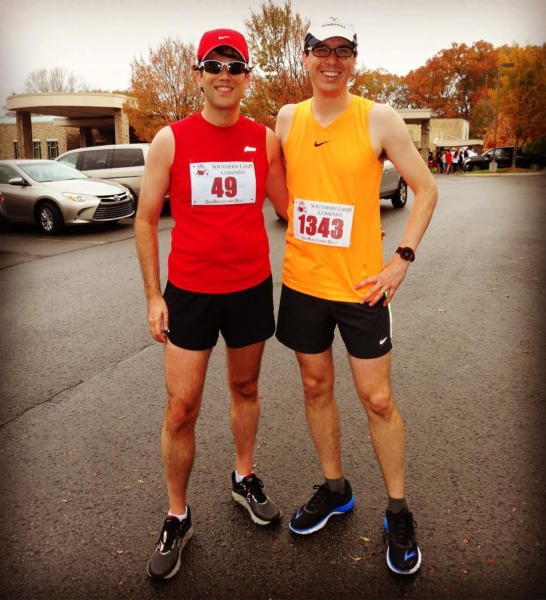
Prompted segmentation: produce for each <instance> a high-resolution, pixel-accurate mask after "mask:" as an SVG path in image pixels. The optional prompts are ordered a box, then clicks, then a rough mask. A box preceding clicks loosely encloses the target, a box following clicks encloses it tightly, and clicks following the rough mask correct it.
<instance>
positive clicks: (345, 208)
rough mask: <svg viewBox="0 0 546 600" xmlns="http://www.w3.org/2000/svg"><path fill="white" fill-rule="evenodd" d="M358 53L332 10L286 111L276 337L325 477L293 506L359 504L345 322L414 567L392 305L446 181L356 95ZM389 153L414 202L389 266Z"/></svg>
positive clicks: (416, 554)
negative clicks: (287, 351)
mask: <svg viewBox="0 0 546 600" xmlns="http://www.w3.org/2000/svg"><path fill="white" fill-rule="evenodd" d="M356 56H357V37H356V33H355V30H354V28H353V26H352V25H351V24H350V23H346V22H343V21H341V20H339V19H335V18H329V19H328V20H326V21H323V22H320V23H316V24H313V25H312V26H311V28H310V29H309V32H308V34H307V36H306V38H305V42H304V50H303V56H302V60H303V64H304V66H305V68H306V69H307V70H308V71H309V76H310V78H311V83H312V85H313V98H312V99H311V100H308V101H306V102H302V103H300V104H298V105H287V106H284V107H283V108H282V109H281V110H280V112H279V115H278V120H277V128H276V132H277V135H278V136H279V139H280V140H281V144H282V146H283V150H284V155H285V161H286V166H287V181H288V192H289V207H288V217H289V224H288V230H287V239H286V254H285V261H284V267H283V289H282V293H281V301H280V308H279V317H278V323H277V338H278V339H279V340H280V341H281V342H282V343H283V344H285V345H286V346H288V347H289V348H291V349H292V350H294V351H295V352H296V356H297V359H298V362H299V366H300V369H301V376H302V381H303V388H304V394H305V410H306V416H307V421H308V424H309V428H310V430H311V434H312V437H313V441H314V443H315V446H316V449H317V452H318V455H319V458H320V461H321V465H322V470H323V474H324V477H325V482H324V483H323V484H322V485H320V486H315V488H316V489H317V492H316V493H315V494H314V495H313V497H312V498H311V499H310V500H309V501H308V502H307V503H306V504H304V505H303V506H301V507H300V508H299V509H298V510H297V511H296V512H295V514H294V516H293V517H292V520H291V521H290V529H291V530H292V531H294V532H295V533H298V534H309V533H312V532H314V531H317V530H319V529H321V528H322V527H324V526H325V525H326V523H327V521H328V519H329V518H330V517H331V516H332V515H337V514H344V513H347V512H348V511H350V510H351V509H352V508H353V506H354V502H355V500H354V495H353V492H352V490H351V486H350V485H349V482H348V481H347V480H346V479H345V477H344V474H343V467H342V461H341V452H340V433H339V417H338V411H337V405H336V401H335V398H334V364H333V358H332V347H331V346H332V341H333V338H334V329H335V328H336V326H337V327H338V329H339V331H340V334H341V336H342V338H343V341H344V343H345V345H346V348H347V351H348V353H349V360H350V364H351V370H352V373H353V378H354V383H355V387H356V391H357V393H358V396H359V398H360V400H361V402H362V404H363V406H364V409H365V411H366V414H367V416H368V422H369V427H370V434H371V438H372V442H373V445H374V448H375V452H376V455H377V458H378V460H379V464H380V466H381V470H382V473H383V476H384V480H385V485H386V491H387V495H388V499H387V510H386V516H385V519H384V526H385V529H386V531H387V538H388V550H387V564H388V566H389V568H390V569H391V570H392V571H394V572H395V573H399V574H411V573H415V572H416V571H417V570H418V569H419V567H420V564H421V552H420V549H419V547H418V545H417V540H416V536H415V529H414V527H415V524H414V521H413V515H412V513H411V512H410V511H409V509H408V504H407V501H406V499H405V490H404V462H405V439H404V426H403V424H402V419H401V417H400V414H399V412H398V409H397V408H396V405H395V403H394V399H393V394H392V388H391V382H390V368H391V358H390V356H391V355H390V349H391V326H390V307H389V303H390V302H391V300H392V299H393V297H394V296H395V294H396V291H397V289H398V287H399V286H400V285H401V283H402V281H403V280H404V277H405V276H406V273H407V270H408V268H409V266H410V265H411V262H412V261H413V260H414V259H415V251H416V249H417V246H418V244H419V242H420V241H421V238H422V237H423V235H424V233H425V231H426V229H427V226H428V224H429V222H430V219H431V217H432V213H433V210H434V207H435V204H436V200H437V190H436V186H435V184H434V180H433V178H432V176H431V174H430V172H429V171H428V169H427V166H426V164H425V163H424V162H423V160H422V158H421V157H420V155H419V153H418V152H417V150H416V148H415V147H414V145H413V143H412V141H411V138H410V136H409V133H408V130H407V127H406V125H405V123H404V121H403V120H402V119H401V118H400V116H399V115H398V114H397V113H396V111H395V110H393V109H392V108H391V107H390V106H387V105H381V104H377V103H371V102H369V101H367V100H364V99H362V98H357V97H354V96H352V95H351V94H350V93H349V91H348V87H347V84H348V81H349V79H350V78H351V75H352V73H353V71H354V69H355V65H356ZM326 153H327V154H326ZM387 157H388V158H389V160H391V161H392V162H393V163H394V164H395V165H396V167H397V169H398V170H399V171H400V173H401V174H402V176H403V178H404V180H405V181H406V182H407V183H408V185H409V186H410V188H411V189H412V191H413V193H414V194H415V201H414V203H413V206H412V209H411V212H410V216H409V220H408V224H407V227H406V229H405V232H404V235H403V236H402V239H401V241H400V247H399V248H398V250H397V251H396V253H395V254H394V256H393V257H392V258H390V260H388V262H386V263H385V264H384V263H383V258H382V250H381V225H380V220H379V193H378V191H379V184H380V179H381V173H382V167H381V165H382V163H383V161H384V159H385V158H387ZM313 164H314V166H315V168H314V169H313V168H312V167H313ZM351 178H353V179H351ZM359 181H360V182H361V186H360V187H359Z"/></svg>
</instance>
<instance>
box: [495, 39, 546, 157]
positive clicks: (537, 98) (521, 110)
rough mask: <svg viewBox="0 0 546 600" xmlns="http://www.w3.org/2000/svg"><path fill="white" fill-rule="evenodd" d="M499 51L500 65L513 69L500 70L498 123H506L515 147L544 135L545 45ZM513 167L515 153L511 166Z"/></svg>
mask: <svg viewBox="0 0 546 600" xmlns="http://www.w3.org/2000/svg"><path fill="white" fill-rule="evenodd" d="M501 50H502V52H501V63H504V62H512V63H514V66H513V67H512V68H504V69H501V84H502V88H501V93H500V96H499V115H500V116H499V122H500V121H501V120H503V121H506V123H507V125H508V127H509V129H510V133H511V138H512V139H513V144H514V146H515V147H516V148H517V147H518V146H522V145H523V144H525V142H527V141H529V140H537V139H538V138H540V137H541V136H543V135H546V118H545V115H546V44H543V45H542V46H531V45H529V46H524V47H521V46H519V45H517V44H515V45H513V46H509V47H503V48H502V49H501ZM497 136H498V133H497ZM515 165H516V150H514V156H513V159H512V167H515Z"/></svg>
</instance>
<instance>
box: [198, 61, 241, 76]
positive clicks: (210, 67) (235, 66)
mask: <svg viewBox="0 0 546 600" xmlns="http://www.w3.org/2000/svg"><path fill="white" fill-rule="evenodd" d="M224 66H225V67H226V68H227V70H228V73H229V74H230V75H240V74H241V73H249V72H250V69H249V68H248V65H247V64H246V63H244V62H241V61H240V60H232V61H231V62H220V61H219V60H203V61H201V62H200V63H199V65H198V66H197V68H198V69H204V70H205V72H206V73H213V74H214V75H218V73H220V71H221V70H222V69H223V68H224Z"/></svg>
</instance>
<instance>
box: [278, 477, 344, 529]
mask: <svg viewBox="0 0 546 600" xmlns="http://www.w3.org/2000/svg"><path fill="white" fill-rule="evenodd" d="M313 489H314V490H317V491H316V493H315V495H314V496H313V497H312V498H311V500H309V502H308V503H307V504H304V505H303V506H301V507H300V508H298V510H297V511H296V512H295V513H294V516H293V517H292V520H291V521H290V525H289V527H290V529H291V530H292V531H293V532H294V533H299V534H301V535H307V534H308V533H313V532H315V531H318V530H319V529H322V528H323V527H324V526H325V525H326V523H327V522H328V519H329V518H330V517H331V516H332V515H342V514H344V513H347V512H349V511H350V510H351V509H352V508H353V506H354V505H355V497H354V495H353V490H352V489H351V485H350V484H349V482H348V481H347V480H345V491H344V492H343V494H338V493H337V492H332V491H331V490H330V488H329V487H328V485H327V484H326V483H323V484H322V485H315V486H313Z"/></svg>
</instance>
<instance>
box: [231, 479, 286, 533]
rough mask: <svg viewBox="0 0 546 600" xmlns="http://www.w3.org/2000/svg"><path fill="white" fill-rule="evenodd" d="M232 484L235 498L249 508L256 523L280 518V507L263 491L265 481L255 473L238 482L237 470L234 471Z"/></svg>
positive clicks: (268, 522)
mask: <svg viewBox="0 0 546 600" xmlns="http://www.w3.org/2000/svg"><path fill="white" fill-rule="evenodd" d="M231 485H232V490H231V495H232V496H233V499H234V500H235V502H238V503H239V504H241V505H242V506H244V507H245V508H246V509H247V510H248V512H249V513H250V518H251V519H252V520H253V521H254V523H258V525H269V524H270V523H273V521H277V520H278V519H280V517H281V511H280V509H279V507H278V506H277V505H276V504H275V503H274V502H273V501H272V500H270V499H269V498H268V497H267V496H266V495H265V494H264V493H263V491H262V490H263V487H264V484H263V481H262V480H261V479H258V477H256V475H255V474H254V473H252V474H251V475H249V476H248V477H245V478H244V479H243V481H241V483H237V481H236V480H235V471H233V473H232V474H231Z"/></svg>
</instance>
